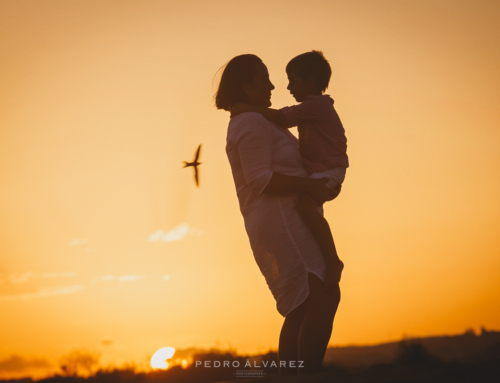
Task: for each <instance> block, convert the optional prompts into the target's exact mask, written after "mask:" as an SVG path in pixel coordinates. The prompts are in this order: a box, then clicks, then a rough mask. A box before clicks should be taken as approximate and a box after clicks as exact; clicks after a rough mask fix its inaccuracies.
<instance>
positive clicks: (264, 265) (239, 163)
mask: <svg viewBox="0 0 500 383" xmlns="http://www.w3.org/2000/svg"><path fill="white" fill-rule="evenodd" d="M226 153H227V156H228V159H229V162H230V164H231V171H232V173H233V178H234V183H235V186H236V193H237V195H238V200H239V204H240V210H241V214H242V215H243V219H244V222H245V229H246V231H247V234H248V238H249V239H250V246H251V248H252V251H253V254H254V257H255V261H256V262H257V265H258V266H259V269H260V271H261V272H262V274H263V276H264V278H265V280H266V282H267V285H268V286H269V289H270V290H271V292H272V294H273V296H274V298H275V300H276V308H277V310H278V312H279V313H280V314H281V315H282V316H284V317H285V316H287V315H288V314H289V313H290V312H291V311H292V310H293V309H295V308H296V307H297V306H299V305H300V304H301V303H302V302H304V300H305V299H306V298H307V296H308V295H309V284H308V272H312V273H314V274H316V275H317V276H318V277H319V278H320V279H321V280H323V281H324V280H325V273H326V264H325V259H324V257H323V254H322V252H321V249H320V247H319V245H318V243H317V242H316V240H315V239H314V237H313V235H312V233H311V231H310V230H309V228H308V227H307V226H306V225H305V223H304V222H303V221H302V219H301V218H300V216H299V213H298V210H297V201H298V194H288V195H284V196H275V195H270V194H266V193H263V190H264V189H265V188H266V186H267V184H268V182H269V180H270V179H271V177H272V174H273V172H276V173H281V174H284V175H289V176H299V177H308V175H309V174H308V172H307V171H306V170H305V168H304V162H303V160H302V158H301V156H300V152H299V149H298V140H297V139H296V138H295V136H293V134H291V133H290V132H289V131H288V130H286V129H283V128H281V127H279V126H278V125H274V124H273V123H271V122H269V121H268V120H266V119H265V118H264V117H263V116H262V115H260V114H259V113H242V114H239V115H238V116H236V117H233V118H232V119H231V121H230V122H229V127H228V132H227V145H226Z"/></svg>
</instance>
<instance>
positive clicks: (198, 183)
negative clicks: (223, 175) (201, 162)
mask: <svg viewBox="0 0 500 383" xmlns="http://www.w3.org/2000/svg"><path fill="white" fill-rule="evenodd" d="M194 181H195V182H196V186H198V187H200V181H199V180H198V166H194Z"/></svg>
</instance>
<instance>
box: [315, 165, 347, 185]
mask: <svg viewBox="0 0 500 383" xmlns="http://www.w3.org/2000/svg"><path fill="white" fill-rule="evenodd" d="M345 172H346V168H333V169H328V170H324V171H322V172H315V173H312V174H311V175H310V176H309V177H310V178H328V179H329V181H328V183H327V184H326V186H328V187H329V188H330V189H335V188H336V187H337V186H338V185H342V182H344V179H345Z"/></svg>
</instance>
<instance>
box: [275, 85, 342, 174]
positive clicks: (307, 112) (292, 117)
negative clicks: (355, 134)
mask: <svg viewBox="0 0 500 383" xmlns="http://www.w3.org/2000/svg"><path fill="white" fill-rule="evenodd" d="M280 110H281V112H282V113H283V115H284V116H285V118H286V119H287V121H288V123H289V125H288V126H286V127H287V128H291V127H293V126H297V127H298V131H299V149H300V154H301V156H302V158H303V159H304V164H305V167H306V169H307V171H308V172H309V173H314V172H321V171H324V170H328V169H332V168H337V167H343V168H347V167H349V161H348V158H347V139H346V136H345V131H344V127H343V126H342V122H341V121H340V118H339V116H338V114H337V112H336V111H335V108H334V107H333V99H332V98H331V97H330V96H329V95H327V94H324V95H321V96H313V95H309V96H307V97H306V98H304V101H302V103H300V104H298V105H293V106H286V107H284V108H281V109H280Z"/></svg>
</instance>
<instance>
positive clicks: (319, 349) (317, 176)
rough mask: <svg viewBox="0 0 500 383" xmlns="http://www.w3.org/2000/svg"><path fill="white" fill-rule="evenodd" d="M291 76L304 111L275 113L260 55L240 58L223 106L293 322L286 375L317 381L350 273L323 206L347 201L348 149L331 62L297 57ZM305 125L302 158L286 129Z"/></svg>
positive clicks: (240, 182) (271, 280) (255, 233)
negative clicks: (332, 93) (333, 93)
mask: <svg viewBox="0 0 500 383" xmlns="http://www.w3.org/2000/svg"><path fill="white" fill-rule="evenodd" d="M287 74H288V78H289V86H288V89H289V90H290V92H291V93H292V95H293V96H294V97H295V99H296V100H297V101H299V102H301V104H299V105H296V106H292V107H288V108H283V109H282V110H274V109H269V107H270V106H271V91H272V90H273V89H274V86H273V84H272V83H271V81H270V79H269V73H268V71H267V67H266V66H265V65H264V63H263V62H262V61H261V60H260V58H258V57H257V56H255V55H250V54H247V55H241V56H237V57H235V58H233V59H232V60H231V61H229V63H227V64H226V66H225V67H224V69H223V73H222V76H221V80H220V84H219V88H218V90H217V93H216V95H215V103H216V107H217V108H218V109H224V110H226V111H230V112H231V120H230V123H229V127H228V134H227V146H226V152H227V155H228V158H229V162H230V164H231V170H232V173H233V178H234V182H235V186H236V192H237V196H238V199H239V204H240V210H241V213H242V215H243V218H244V222H245V229H246V231H247V234H248V237H249V239H250V245H251V248H252V251H253V254H254V257H255V260H256V262H257V264H258V266H259V268H260V270H261V272H262V274H263V275H264V278H265V280H266V282H267V284H268V286H269V289H270V290H271V292H272V294H273V296H274V298H275V300H276V304H277V309H278V312H279V313H280V314H281V315H282V316H284V317H285V320H284V323H283V327H282V329H281V333H280V339H279V359H280V374H296V373H297V371H298V372H299V373H314V372H317V371H319V370H320V369H321V365H322V362H323V358H324V355H325V352H326V348H327V346H328V342H329V340H330V336H331V332H332V325H333V320H334V317H335V313H336V311H337V307H338V304H339V302H340V288H339V281H340V276H341V273H342V269H343V263H342V262H341V261H340V259H339V258H338V256H337V252H336V249H335V245H334V242H333V238H332V235H331V232H330V229H329V226H328V223H327V222H326V220H325V219H324V218H323V215H322V209H321V205H322V204H323V203H324V202H325V201H327V200H331V199H333V198H335V197H336V196H337V195H338V193H339V192H340V188H341V183H342V181H343V179H344V176H345V168H347V166H348V163H347V155H346V154H345V151H346V140H345V135H344V130H343V128H342V124H341V123H340V120H339V119H338V115H337V114H336V112H335V110H334V109H333V100H331V98H330V97H329V96H327V95H323V91H324V90H325V89H326V87H327V85H328V81H329V79H330V75H331V69H330V66H329V64H328V62H327V61H326V59H325V58H324V56H323V55H322V53H321V52H316V51H313V52H308V53H305V54H303V55H300V56H297V57H296V58H294V59H293V60H292V61H291V62H290V63H289V65H288V66H287ZM325 81H326V83H325ZM297 124H298V125H299V142H300V150H299V142H298V141H297V139H296V138H295V136H293V135H292V134H291V133H290V132H289V131H288V129H287V128H289V127H291V126H297ZM315 136H321V138H320V139H316V138H315ZM312 143H314V144H315V145H316V144H317V147H316V148H314V149H313V148H311V147H310V145H311V144H312ZM301 154H302V156H301ZM310 173H312V174H310ZM320 211H321V213H320ZM298 361H303V363H299V362H298ZM283 362H285V363H283ZM299 364H301V368H298V366H299Z"/></svg>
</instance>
